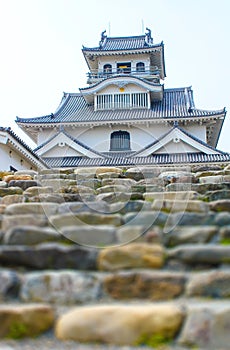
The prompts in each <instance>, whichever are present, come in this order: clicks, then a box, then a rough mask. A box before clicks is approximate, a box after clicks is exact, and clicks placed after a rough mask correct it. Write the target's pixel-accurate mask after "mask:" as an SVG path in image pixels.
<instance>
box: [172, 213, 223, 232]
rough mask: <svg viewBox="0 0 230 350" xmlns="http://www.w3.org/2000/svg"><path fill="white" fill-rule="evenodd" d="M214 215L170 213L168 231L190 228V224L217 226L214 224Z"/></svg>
mask: <svg viewBox="0 0 230 350" xmlns="http://www.w3.org/2000/svg"><path fill="white" fill-rule="evenodd" d="M215 219H216V215H215V214H214V213H211V212H209V213H208V215H207V213H190V212H186V211H183V212H179V213H170V215H168V221H167V225H168V231H167V232H169V231H171V230H172V229H174V228H175V227H176V226H178V225H180V226H186V225H188V226H191V223H192V224H193V225H194V226H196V225H199V226H201V225H219V224H218V223H217V222H215Z"/></svg>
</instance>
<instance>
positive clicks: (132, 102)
mask: <svg viewBox="0 0 230 350" xmlns="http://www.w3.org/2000/svg"><path fill="white" fill-rule="evenodd" d="M96 101H97V106H96V109H98V110H102V109H129V108H149V106H148V93H146V92H139V93H128V94H127V93H123V94H107V95H97V100H96Z"/></svg>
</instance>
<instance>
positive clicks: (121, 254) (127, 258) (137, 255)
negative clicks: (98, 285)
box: [98, 243, 164, 271]
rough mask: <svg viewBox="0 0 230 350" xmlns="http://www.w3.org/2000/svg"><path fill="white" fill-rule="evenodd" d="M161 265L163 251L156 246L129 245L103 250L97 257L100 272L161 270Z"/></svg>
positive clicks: (160, 247) (162, 262)
mask: <svg viewBox="0 0 230 350" xmlns="http://www.w3.org/2000/svg"><path fill="white" fill-rule="evenodd" d="M163 264H164V249H163V248H162V246H160V245H157V244H148V243H131V244H128V245H125V246H120V247H115V248H106V249H103V250H101V251H100V252H99V255H98V267H99V269H101V270H111V271H112V270H118V269H131V268H161V267H162V266H163Z"/></svg>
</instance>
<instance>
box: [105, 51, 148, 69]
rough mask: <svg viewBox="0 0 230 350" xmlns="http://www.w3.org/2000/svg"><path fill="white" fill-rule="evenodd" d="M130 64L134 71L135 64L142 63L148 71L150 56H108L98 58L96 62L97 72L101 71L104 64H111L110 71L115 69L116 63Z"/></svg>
mask: <svg viewBox="0 0 230 350" xmlns="http://www.w3.org/2000/svg"><path fill="white" fill-rule="evenodd" d="M125 62H131V69H133V70H135V69H136V64H137V63H138V62H144V63H145V66H146V68H147V69H149V65H150V56H149V54H142V55H141V54H138V55H135V54H134V55H122V56H116V57H113V56H109V57H100V59H99V61H98V69H99V71H103V66H104V65H105V64H111V65H112V70H113V71H115V70H116V69H117V63H125Z"/></svg>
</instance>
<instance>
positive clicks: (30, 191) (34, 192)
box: [24, 186, 53, 197]
mask: <svg viewBox="0 0 230 350" xmlns="http://www.w3.org/2000/svg"><path fill="white" fill-rule="evenodd" d="M44 193H46V194H47V193H53V188H52V187H39V186H35V187H29V188H27V189H26V190H25V191H24V195H25V196H28V197H34V196H39V195H40V194H44Z"/></svg>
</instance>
